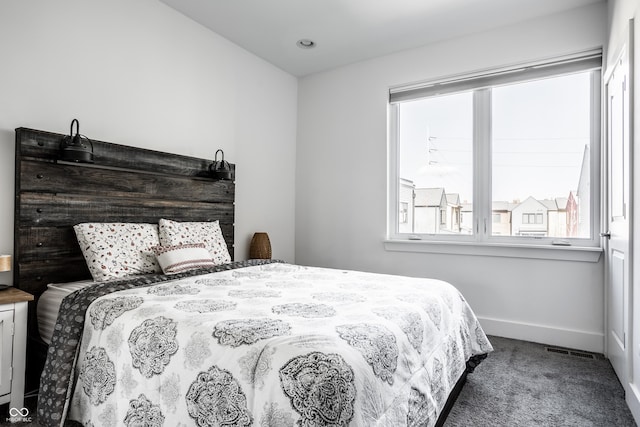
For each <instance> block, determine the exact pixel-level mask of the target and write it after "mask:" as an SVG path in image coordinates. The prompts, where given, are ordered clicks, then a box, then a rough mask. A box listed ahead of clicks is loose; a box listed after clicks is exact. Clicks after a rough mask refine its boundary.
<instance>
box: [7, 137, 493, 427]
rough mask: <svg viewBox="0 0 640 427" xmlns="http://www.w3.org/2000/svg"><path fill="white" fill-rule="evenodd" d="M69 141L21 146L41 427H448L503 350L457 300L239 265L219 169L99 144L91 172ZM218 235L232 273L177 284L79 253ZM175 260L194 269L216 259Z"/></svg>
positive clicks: (293, 269) (208, 269) (423, 290)
mask: <svg viewBox="0 0 640 427" xmlns="http://www.w3.org/2000/svg"><path fill="white" fill-rule="evenodd" d="M62 137H64V135H57V134H53V133H49V132H42V131H36V130H31V129H23V128H21V129H17V130H16V236H15V242H16V243H15V244H16V248H15V251H14V259H15V263H16V264H17V266H16V283H15V284H16V286H17V287H20V288H22V289H25V290H27V291H30V292H31V293H33V294H34V295H36V297H37V299H38V306H37V308H36V307H32V310H31V312H30V325H29V331H30V332H29V335H30V340H29V341H30V345H31V346H32V348H33V349H43V350H46V351H45V353H44V354H46V355H47V356H46V362H45V363H44V367H43V372H42V377H41V381H40V384H39V386H40V395H39V401H38V421H39V422H40V423H41V424H43V425H52V426H53V425H62V424H65V423H66V424H69V425H73V424H77V425H80V424H81V425H141V423H147V424H145V425H163V424H164V425H178V424H180V425H234V426H245V425H247V426H248V425H262V426H289V425H290V426H293V425H300V426H325V425H326V426H329V425H330V426H334V425H335V426H337V425H344V426H346V425H352V426H371V425H381V426H382V425H394V426H395V425H411V426H431V425H441V424H442V423H443V421H444V417H445V416H446V413H447V411H448V408H449V407H450V405H451V404H452V402H453V400H454V398H455V396H456V393H457V392H459V389H460V387H461V386H462V384H463V383H464V379H465V378H466V374H467V373H468V372H471V371H473V369H474V368H475V366H476V365H477V364H478V363H480V361H481V360H482V359H483V358H484V357H486V355H487V353H489V352H490V351H491V350H492V348H491V344H490V343H489V341H488V340H487V338H486V336H485V334H484V332H483V331H482V328H481V327H480V324H479V323H478V321H477V319H476V317H475V315H474V314H473V312H472V310H471V308H470V307H469V305H468V304H467V302H466V301H465V299H464V297H463V296H462V295H461V294H460V293H459V292H458V291H457V290H456V289H455V288H454V287H453V286H451V285H450V284H448V283H445V282H442V281H438V280H433V279H421V278H409V277H403V276H391V275H383V274H374V273H366V272H358V271H349V270H337V269H326V268H318V267H310V266H299V265H292V264H287V263H284V262H279V261H275V260H248V261H235V262H234V261H233V260H232V259H231V254H233V250H232V249H233V239H234V237H233V202H234V197H233V194H234V191H235V187H234V183H233V182H232V181H218V180H215V179H212V178H211V177H210V176H208V174H207V172H206V171H207V169H208V162H209V163H210V161H207V160H205V159H193V158H186V157H184V156H177V155H173V154H168V153H158V152H153V151H149V150H142V149H137V148H132V147H126V146H121V145H117V144H111V143H103V142H99V141H94V151H95V157H96V164H95V165H84V164H65V163H63V162H58V161H57V160H56V156H57V146H58V145H59V141H60V139H61V138H62ZM176 165H177V166H176ZM234 169H235V166H234ZM43 171H46V172H43ZM159 171H161V173H160V172H159ZM52 176H53V177H55V178H54V179H51V178H50V177H52ZM87 178H90V179H87ZM43 180H46V182H47V184H46V185H43V182H44V181H43ZM78 181H81V182H83V185H81V186H79V185H78ZM172 189H173V190H172ZM176 189H178V190H176ZM83 206H84V207H83ZM71 207H73V209H71ZM76 207H80V208H79V209H75V208H76ZM38 209H40V210H41V211H40V212H38ZM45 210H46V211H48V212H51V211H54V212H56V213H55V214H54V215H52V216H48V215H39V216H38V215H37V214H38V213H39V214H42V213H43V211H45ZM213 223H216V224H218V227H219V230H220V233H221V235H222V236H223V241H222V242H220V240H219V239H216V241H217V244H218V246H216V248H221V246H220V245H223V246H225V248H224V249H226V250H227V253H228V254H229V257H228V258H226V259H223V258H224V257H222V258H220V259H217V258H216V256H214V255H212V256H211V259H212V260H214V261H215V262H213V264H206V265H196V264H197V263H195V264H194V268H193V269H188V270H186V271H182V272H178V273H173V274H164V273H163V271H164V268H165V265H161V269H160V271H157V267H154V268H155V270H150V271H141V267H140V265H142V264H136V263H134V264H133V268H132V269H131V270H132V271H135V272H136V274H133V275H130V274H122V275H118V274H107V275H106V277H102V276H100V274H101V271H98V272H97V273H96V271H94V270H95V266H96V265H98V266H99V267H104V266H105V265H106V263H104V262H102V263H100V262H98V263H97V264H96V263H94V262H92V258H91V257H90V256H87V253H94V254H95V251H93V252H92V251H91V250H87V248H88V247H92V248H93V249H96V248H97V247H100V245H99V244H97V245H95V244H94V243H95V242H93V241H90V242H89V243H87V240H86V239H85V240H82V238H80V237H81V236H82V235H83V232H87V233H89V232H92V231H95V229H96V227H98V228H99V227H101V226H102V225H104V224H111V227H112V228H111V229H113V224H123V225H122V227H125V228H126V227H134V228H136V229H138V230H139V229H140V228H144V229H145V230H150V229H153V227H158V230H159V231H158V239H159V241H160V243H161V244H160V245H159V247H161V248H162V247H164V248H166V247H169V246H171V245H168V244H166V241H163V239H161V238H162V237H163V236H164V237H165V238H166V236H167V233H169V235H172V236H173V237H176V236H184V233H181V232H178V233H173V234H171V232H167V231H166V230H167V229H171V227H184V226H185V224H200V225H202V226H203V227H208V226H210V225H211V224H213ZM167 224H169V225H170V226H171V227H168V228H167V226H166V225H167ZM163 225H164V226H165V227H164V229H163ZM190 226H191V225H190ZM82 230H84V231H82ZM87 230H89V231H87ZM163 230H164V231H163ZM181 230H182V231H184V229H183V228H182V229H181ZM163 233H164V234H163ZM98 234H99V233H95V234H94V235H93V236H94V237H95V235H98ZM104 234H109V233H106V232H105V233H102V234H101V235H104ZM131 234H133V233H131V232H129V231H127V232H124V233H121V235H131ZM151 234H153V233H151ZM34 236H37V237H36V238H34ZM44 236H49V237H47V238H46V239H45V238H44ZM154 236H155V235H153V236H152V237H150V238H155V237H154ZM85 237H86V236H85ZM145 239H146V237H145ZM88 240H91V239H88ZM138 240H140V239H138V238H136V239H131V242H133V241H138ZM143 240H144V239H143ZM165 240H166V239H165ZM79 242H80V243H79ZM34 243H35V244H34ZM38 243H40V244H38ZM169 243H171V244H173V243H176V242H169ZM178 243H179V244H176V245H175V246H176V248H177V249H175V250H176V251H182V252H181V253H182V254H183V255H184V254H185V253H187V252H188V251H193V253H192V252H189V254H191V255H189V256H187V258H189V257H190V258H189V260H190V261H193V260H194V259H197V260H201V259H202V258H203V256H195V255H194V254H195V253H196V251H199V252H198V254H199V255H201V254H202V249H203V246H204V247H205V249H206V251H207V252H210V253H213V252H212V249H211V246H210V245H204V244H200V243H194V242H186V243H185V242H178ZM145 244H146V243H145ZM92 245H93V246H92ZM131 245H133V243H131ZM102 246H104V245H102ZM115 246H116V248H115V251H111V252H112V254H111V255H109V256H115V255H113V253H116V254H120V253H124V252H126V251H127V249H126V248H120V247H118V245H115ZM191 246H197V248H196V247H194V248H191ZM145 247H148V245H147V246H145ZM154 247H155V246H154ZM171 247H173V246H171ZM121 249H122V250H121ZM96 250H97V249H96ZM97 251H98V252H99V250H97ZM134 252H135V251H134ZM103 255H104V254H103ZM155 255H156V256H157V259H158V260H161V256H163V255H164V252H162V250H160V249H158V250H156V251H155ZM124 259H126V260H129V259H130V257H129V256H127V257H125V258H124ZM121 261H122V260H121ZM121 261H119V262H117V263H115V262H114V263H113V264H114V265H115V264H118V265H121V264H122V262H121ZM127 262H128V261H127ZM169 264H170V265H176V264H177V263H174V264H171V263H169ZM92 266H93V267H92ZM130 267H131V266H130ZM98 270H99V269H98ZM96 274H97V275H98V276H97V279H96ZM47 289H48V290H47ZM45 290H46V292H45ZM52 306H53V307H54V308H51V307H52ZM56 306H57V307H59V309H57V308H55V307H56ZM56 312H57V313H59V314H57V313H56ZM37 313H40V314H41V315H40V319H41V321H40V323H41V324H40V325H39V324H38V316H37ZM54 318H55V321H54V320H53V319H54ZM36 353H41V352H40V351H34V354H36ZM32 366H34V368H33V369H34V370H36V371H37V370H39V368H38V363H37V361H36V362H34V363H33V364H32Z"/></svg>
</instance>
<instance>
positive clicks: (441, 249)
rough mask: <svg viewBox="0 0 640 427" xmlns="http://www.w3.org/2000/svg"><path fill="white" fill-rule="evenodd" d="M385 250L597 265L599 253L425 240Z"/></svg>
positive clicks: (395, 242) (389, 244)
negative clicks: (593, 263)
mask: <svg viewBox="0 0 640 427" xmlns="http://www.w3.org/2000/svg"><path fill="white" fill-rule="evenodd" d="M384 248H385V250H387V251H392V252H422V253H436V254H452V255H475V256H493V257H506V258H530V259H549V260H559V261H579V262H598V260H599V259H600V254H601V253H602V248H599V247H587V246H551V245H549V246H533V245H518V244H504V243H475V242H435V241H424V240H419V241H416V240H384Z"/></svg>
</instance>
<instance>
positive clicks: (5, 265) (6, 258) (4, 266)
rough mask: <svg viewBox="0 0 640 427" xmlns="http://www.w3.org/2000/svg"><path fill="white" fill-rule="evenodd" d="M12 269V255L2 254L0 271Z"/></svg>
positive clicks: (0, 256)
mask: <svg viewBox="0 0 640 427" xmlns="http://www.w3.org/2000/svg"><path fill="white" fill-rule="evenodd" d="M4 271H11V255H0V272H4Z"/></svg>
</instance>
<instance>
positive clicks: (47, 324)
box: [37, 280, 95, 344]
mask: <svg viewBox="0 0 640 427" xmlns="http://www.w3.org/2000/svg"><path fill="white" fill-rule="evenodd" d="M94 283H95V282H94V281H93V280H82V281H78V282H70V283H50V284H48V285H47V290H46V291H44V292H43V293H42V295H41V296H40V298H39V299H38V308H37V316H38V331H39V332H40V338H42V340H43V341H44V342H46V343H47V344H50V343H51V335H53V328H54V326H55V324H56V320H57V319H58V311H60V304H62V300H63V299H64V297H66V296H67V295H69V294H71V293H72V292H75V291H77V290H78V289H82V288H85V287H87V286H89V285H91V284H94Z"/></svg>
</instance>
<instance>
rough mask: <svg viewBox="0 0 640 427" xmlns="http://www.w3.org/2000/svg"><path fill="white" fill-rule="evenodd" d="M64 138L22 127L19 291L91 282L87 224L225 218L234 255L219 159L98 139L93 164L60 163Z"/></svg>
mask: <svg viewBox="0 0 640 427" xmlns="http://www.w3.org/2000/svg"><path fill="white" fill-rule="evenodd" d="M64 137H65V135H61V134H56V133H51V132H43V131H39V130H33V129H25V128H18V129H16V178H15V183H16V188H15V227H14V257H13V260H14V286H15V287H17V288H20V289H22V290H25V291H27V292H29V293H31V294H33V295H34V296H35V297H36V299H37V298H38V297H39V296H40V294H42V292H44V290H45V289H46V286H47V284H48V283H60V282H70V281H75V280H82V279H90V278H91V275H90V274H89V270H88V269H87V267H86V264H85V261H84V258H83V256H82V253H81V251H80V247H79V246H78V243H77V240H76V236H75V233H74V231H73V228H72V227H73V225H75V224H78V223H82V222H146V223H157V222H158V220H159V219H160V218H167V219H173V220H176V221H214V220H219V221H220V227H221V229H222V233H223V235H224V238H225V240H226V242H227V244H228V246H229V253H230V254H231V256H232V257H233V239H234V234H233V223H234V200H235V183H234V182H233V181H221V180H216V179H213V178H211V177H210V175H209V173H208V168H209V165H210V164H211V162H212V160H207V159H199V158H194V157H187V156H181V155H177V154H169V153H162V152H158V151H153V150H146V149H141V148H134V147H128V146H124V145H118V144H112V143H108V142H101V141H92V142H93V149H94V156H95V163H94V164H82V163H70V162H61V161H58V160H57V159H58V152H59V147H60V141H61V140H62V138H64ZM231 167H232V169H233V170H234V171H235V166H234V165H231ZM30 311H31V313H30V317H31V318H30V327H29V329H30V333H34V332H35V331H34V328H35V322H34V317H33V316H34V313H33V312H34V311H35V310H30ZM36 333H37V332H36Z"/></svg>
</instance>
